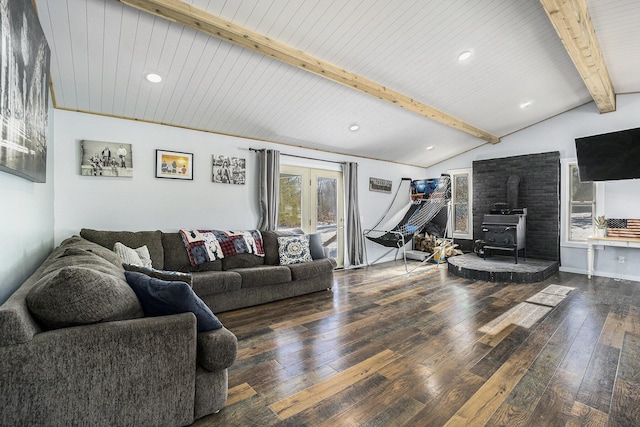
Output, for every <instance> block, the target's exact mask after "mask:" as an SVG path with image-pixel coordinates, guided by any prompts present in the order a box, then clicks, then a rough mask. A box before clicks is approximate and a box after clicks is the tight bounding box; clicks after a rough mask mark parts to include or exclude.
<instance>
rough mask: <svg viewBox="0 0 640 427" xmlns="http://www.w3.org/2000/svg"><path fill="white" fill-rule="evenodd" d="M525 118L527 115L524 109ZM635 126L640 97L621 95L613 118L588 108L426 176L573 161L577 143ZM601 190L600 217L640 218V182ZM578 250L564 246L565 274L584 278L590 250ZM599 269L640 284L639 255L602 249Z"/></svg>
mask: <svg viewBox="0 0 640 427" xmlns="http://www.w3.org/2000/svg"><path fill="white" fill-rule="evenodd" d="M530 108H535V107H534V106H532V107H530ZM523 114H526V110H525V111H523ZM636 127H640V94H628V95H618V97H617V110H616V111H615V112H613V113H607V114H600V113H599V112H598V110H597V108H596V106H595V104H594V103H589V104H586V105H583V106H582V107H579V108H576V109H574V110H572V111H569V112H566V113H564V114H561V115H559V116H556V117H553V118H551V119H548V120H545V121H544V122H541V123H538V124H536V125H534V126H531V127H529V128H527V129H523V130H521V131H519V132H516V133H514V134H512V135H509V136H506V137H504V138H503V139H502V141H501V142H500V143H499V144H496V145H490V144H485V145H483V146H482V147H480V148H477V149H475V150H472V151H469V152H467V153H465V154H463V155H461V156H458V157H456V158H454V159H451V160H448V161H446V162H442V163H440V164H438V165H435V166H432V167H431V168H428V169H427V175H429V176H435V175H436V174H439V173H442V172H446V171H447V170H450V169H459V168H466V167H471V166H472V162H473V161H474V160H486V159H491V158H498V157H509V156H516V155H522V154H532V153H541V152H548V151H559V152H560V158H561V159H575V157H576V150H575V142H574V140H575V138H578V137H582V136H589V135H595V134H600V133H606V132H613V131H617V130H623V129H630V128H636ZM639 167H640V165H639ZM603 186H604V206H602V208H603V211H602V212H603V214H604V215H605V216H607V217H609V218H640V180H625V181H607V182H605V183H603ZM563 197H564V194H563ZM562 207H564V206H562ZM563 227H564V225H563ZM574 246H575V245H573V246H570V245H567V244H563V245H562V247H561V255H560V256H561V262H562V267H561V269H562V270H565V271H573V272H580V273H586V270H587V255H586V248H585V247H584V245H583V246H578V247H574ZM618 256H625V258H626V262H625V263H624V264H619V263H618ZM595 270H596V275H601V276H608V277H616V278H623V279H630V280H640V251H638V250H633V249H617V248H611V247H607V248H606V249H602V248H600V249H599V250H597V253H596V266H595Z"/></svg>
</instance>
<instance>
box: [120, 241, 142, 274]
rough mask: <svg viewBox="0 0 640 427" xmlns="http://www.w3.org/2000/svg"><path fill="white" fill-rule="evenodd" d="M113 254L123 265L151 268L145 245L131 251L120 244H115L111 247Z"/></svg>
mask: <svg viewBox="0 0 640 427" xmlns="http://www.w3.org/2000/svg"><path fill="white" fill-rule="evenodd" d="M113 252H115V253H116V254H118V256H120V258H122V263H123V264H130V265H137V266H139V267H147V268H151V256H150V255H149V249H148V248H147V246H146V245H144V246H141V247H139V248H137V249H132V248H130V247H128V246H125V245H124V244H122V243H120V242H116V243H115V245H113Z"/></svg>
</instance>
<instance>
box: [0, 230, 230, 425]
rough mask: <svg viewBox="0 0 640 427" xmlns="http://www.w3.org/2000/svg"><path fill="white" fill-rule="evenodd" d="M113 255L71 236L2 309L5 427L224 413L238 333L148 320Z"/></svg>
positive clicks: (0, 386)
mask: <svg viewBox="0 0 640 427" xmlns="http://www.w3.org/2000/svg"><path fill="white" fill-rule="evenodd" d="M114 255H115V254H114V253H113V252H111V251H109V250H107V249H105V248H103V247H101V246H99V245H97V244H95V243H91V242H89V241H87V240H85V239H83V238H81V237H78V236H74V237H71V238H69V239H67V240H65V241H64V242H62V244H61V245H60V246H59V247H57V248H56V249H55V250H54V251H53V252H52V253H51V254H50V255H49V257H47V259H46V260H45V261H44V262H43V263H42V265H41V266H40V267H39V268H38V269H37V270H36V271H35V272H34V273H33V274H32V275H31V276H30V277H29V278H28V279H27V280H26V281H25V283H23V284H22V285H21V286H20V288H18V289H17V290H16V291H15V292H14V293H13V295H12V296H11V297H9V299H8V300H7V301H6V302H5V303H4V304H3V305H2V306H0V379H1V380H0V425H3V426H4V425H7V426H9V425H12V426H13V425H47V426H57V425H60V426H73V425H82V426H85V425H87V426H88V425H91V426H94V425H95V426H102V425H105V426H106V425H108V426H120V425H122V426H125V425H136V426H160V425H162V426H181V425H188V424H191V423H192V422H193V421H194V420H195V419H197V418H200V417H202V416H204V415H207V414H210V413H212V412H216V411H218V410H220V409H222V408H223V407H224V405H225V403H226V399H227V387H228V386H227V384H228V382H227V378H228V376H227V368H228V367H229V366H231V364H232V363H233V362H234V361H235V358H236V354H237V340H236V337H235V335H233V334H232V333H231V332H230V331H228V330H227V329H225V328H221V329H216V330H212V331H208V332H202V333H197V329H196V317H195V316H194V315H193V314H192V313H182V314H175V315H170V316H160V317H146V318H145V317H144V313H143V311H142V307H141V306H140V303H139V301H138V299H137V298H136V295H135V293H132V292H133V291H132V290H131V288H130V287H129V285H128V284H127V282H126V281H125V277H124V270H123V267H122V263H121V261H120V259H119V258H118V257H117V256H116V257H114Z"/></svg>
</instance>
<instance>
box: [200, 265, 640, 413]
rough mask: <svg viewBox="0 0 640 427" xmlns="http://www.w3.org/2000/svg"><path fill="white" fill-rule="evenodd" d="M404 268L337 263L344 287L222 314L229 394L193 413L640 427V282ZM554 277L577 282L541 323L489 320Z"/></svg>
mask: <svg viewBox="0 0 640 427" xmlns="http://www.w3.org/2000/svg"><path fill="white" fill-rule="evenodd" d="M403 273H404V268H403V266H402V265H401V264H400V263H388V264H386V265H385V264H381V265H380V266H376V267H369V268H366V269H359V270H351V271H339V272H336V275H335V285H334V287H333V290H332V291H327V292H320V293H315V294H311V295H307V296H303V297H298V298H293V299H289V300H285V301H281V302H276V303H271V304H266V305H262V306H258V307H252V308H247V309H242V310H236V311H232V312H228V313H221V314H220V315H219V318H220V320H221V321H222V322H223V323H224V324H225V326H226V327H227V328H228V329H230V330H231V331H233V332H234V333H235V334H236V335H237V337H238V340H239V351H238V359H237V361H236V362H235V364H234V365H233V366H232V367H231V368H230V370H229V387H230V390H229V400H228V403H227V406H226V407H225V408H224V409H223V410H222V411H220V413H218V414H214V415H211V416H209V417H205V418H203V419H201V420H199V421H197V422H196V423H195V424H194V425H196V426H271V425H287V426H304V425H308V426H440V425H478V426H481V425H487V426H498V425H510V426H511V425H513V426H521V425H522V426H556V425H557V426H586V425H589V426H604V425H611V426H640V283H639V282H629V281H615V280H612V279H606V278H599V277H595V278H593V279H591V280H588V279H587V277H586V276H583V275H576V274H569V273H559V274H556V275H554V276H552V277H551V278H549V279H548V280H546V281H544V282H540V283H534V284H499V283H489V282H480V281H471V280H468V279H461V278H458V277H455V276H453V275H450V274H448V273H447V271H446V267H445V266H440V267H437V266H429V267H420V268H419V269H417V270H416V271H414V272H413V273H411V274H409V275H406V274H403ZM550 284H556V285H562V286H570V287H574V288H575V289H574V290H573V291H571V292H570V293H569V295H568V296H567V298H566V299H565V300H564V301H563V302H561V303H560V304H559V305H557V306H556V307H554V308H553V309H551V311H549V312H548V313H547V314H546V315H545V316H544V317H543V318H542V319H540V320H538V321H537V322H536V323H535V324H534V325H533V326H531V327H529V328H525V327H522V326H516V325H509V326H507V327H505V328H504V329H503V330H502V331H500V332H498V333H496V334H495V335H489V334H484V333H482V332H479V331H478V329H479V328H481V327H482V326H483V325H485V324H487V323H489V322H491V321H492V320H493V319H495V318H496V317H498V316H500V315H501V314H503V313H505V312H506V311H507V310H509V309H511V308H513V307H515V306H516V305H518V304H519V303H521V302H523V301H525V300H526V299H527V298H529V297H531V296H532V295H534V294H536V293H537V292H539V291H540V290H542V289H544V288H546V287H547V286H548V285H550ZM494 333H495V331H494Z"/></svg>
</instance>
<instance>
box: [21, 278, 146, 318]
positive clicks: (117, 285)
mask: <svg viewBox="0 0 640 427" xmlns="http://www.w3.org/2000/svg"><path fill="white" fill-rule="evenodd" d="M26 299H27V307H28V308H29V311H30V312H31V314H32V315H33V317H35V318H36V319H37V320H38V321H39V322H40V323H41V324H42V326H43V327H45V328H47V329H56V328H64V327H68V326H77V325H87V324H91V323H99V322H107V321H111V320H125V319H134V318H138V317H143V316H144V313H143V311H142V306H141V305H140V302H139V301H138V298H137V297H136V294H135V293H134V292H133V290H132V289H131V288H130V287H129V285H128V284H127V282H126V281H125V280H123V279H120V278H119V277H116V276H113V275H110V274H105V273H102V272H99V271H96V270H93V269H91V268H87V267H76V266H70V267H63V268H61V269H59V270H56V271H53V272H51V273H49V274H47V275H45V276H43V277H42V278H40V280H38V282H36V284H35V285H34V286H33V288H31V290H30V291H29V293H28V294H27V298H26Z"/></svg>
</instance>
